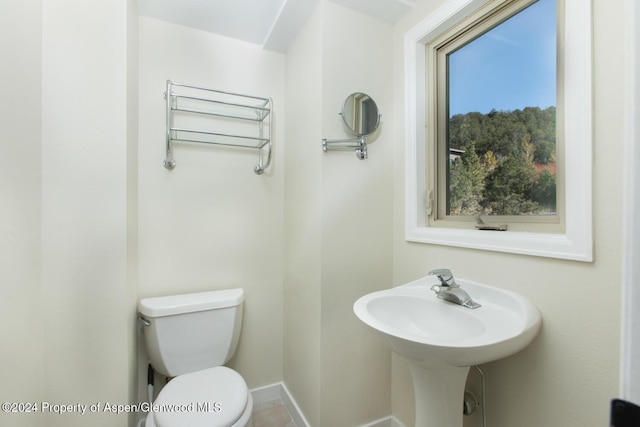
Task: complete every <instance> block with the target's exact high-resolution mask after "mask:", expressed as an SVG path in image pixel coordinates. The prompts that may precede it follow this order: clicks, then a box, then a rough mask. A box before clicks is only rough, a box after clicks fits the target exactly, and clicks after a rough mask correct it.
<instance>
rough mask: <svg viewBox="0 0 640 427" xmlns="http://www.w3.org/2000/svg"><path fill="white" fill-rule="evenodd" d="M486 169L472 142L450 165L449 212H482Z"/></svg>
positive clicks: (466, 213) (473, 213) (458, 213)
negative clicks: (481, 203) (481, 204)
mask: <svg viewBox="0 0 640 427" xmlns="http://www.w3.org/2000/svg"><path fill="white" fill-rule="evenodd" d="M484 177H485V173H484V169H483V167H482V164H481V163H480V157H478V154H477V153H476V148H475V144H474V143H471V144H470V145H469V146H468V147H467V148H466V150H465V152H464V153H463V154H462V156H460V157H458V158H456V159H455V160H454V161H453V162H451V163H450V165H449V214H450V215H476V214H477V213H479V212H480V199H481V198H482V190H483V187H484Z"/></svg>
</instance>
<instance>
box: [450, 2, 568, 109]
mask: <svg viewBox="0 0 640 427" xmlns="http://www.w3.org/2000/svg"><path fill="white" fill-rule="evenodd" d="M555 21H556V0H539V1H538V2H537V3H534V4H533V5H531V6H529V7H528V8H527V9H525V10H524V11H522V12H520V13H519V14H517V15H516V16H514V17H512V18H511V19H509V20H507V21H506V22H504V23H502V24H501V25H499V26H497V27H495V28H493V29H492V30H491V31H489V32H487V33H485V34H484V35H483V36H481V37H479V38H478V39H476V40H474V41H472V42H471V43H469V44H467V45H466V46H464V47H462V48H460V49H459V50H457V51H456V52H454V53H452V54H450V55H449V83H450V86H449V90H450V93H449V97H450V101H449V102H450V103H449V109H450V115H455V114H464V113H468V112H471V111H478V112H481V113H488V112H490V111H491V110H492V109H496V110H509V111H511V110H515V109H523V108H524V107H527V106H537V107H540V108H546V107H549V106H552V105H556V75H555V73H556V25H555Z"/></svg>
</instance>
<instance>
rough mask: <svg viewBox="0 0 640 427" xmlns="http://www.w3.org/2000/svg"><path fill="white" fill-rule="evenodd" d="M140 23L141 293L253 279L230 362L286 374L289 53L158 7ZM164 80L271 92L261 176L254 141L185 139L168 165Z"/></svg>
mask: <svg viewBox="0 0 640 427" xmlns="http://www.w3.org/2000/svg"><path fill="white" fill-rule="evenodd" d="M139 25H140V27H139V39H140V45H139V58H140V63H139V76H140V81H139V114H140V115H139V144H140V149H139V163H138V165H139V194H140V198H139V212H140V219H139V232H140V240H139V245H140V257H139V268H140V270H139V271H140V278H139V280H140V284H139V295H140V298H145V297H150V296H158V295H170V294H179V293H188V292H200V291H206V290H215V289H226V288H234V287H242V288H244V289H245V292H246V294H245V314H244V323H243V329H242V334H241V338H240V343H239V346H238V349H237V351H236V355H235V357H234V358H233V359H232V361H231V362H230V366H232V367H233V368H234V369H236V370H238V371H239V372H240V373H241V374H242V375H243V376H244V378H245V380H246V381H247V383H248V385H249V387H250V388H253V387H258V386H263V385H266V384H271V383H274V382H277V381H280V380H281V379H282V312H283V307H282V291H283V290H282V282H283V279H282V276H283V273H282V272H283V249H282V248H283V160H282V158H283V153H284V138H283V132H284V65H285V64H284V56H283V55H282V54H277V53H273V52H267V51H264V50H261V49H260V47H259V46H256V45H253V44H249V43H244V42H240V41H237V40H233V39H228V38H224V37H221V36H217V35H213V34H210V33H206V32H202V31H198V30H193V29H189V28H186V27H182V26H178V25H174V24H169V23H166V22H162V21H159V20H155V19H151V18H145V17H141V18H140V21H139ZM167 79H171V80H174V81H177V82H181V83H185V84H193V85H198V86H203V87H208V88H212V89H218V90H225V91H231V92H238V93H243V94H249V95H256V96H263V97H272V98H273V102H274V110H275V111H274V118H275V121H274V131H275V132H274V145H273V147H274V156H273V161H272V164H271V166H270V167H269V168H268V169H267V171H266V172H265V173H264V175H261V176H258V175H256V174H254V172H253V167H254V166H255V164H256V163H257V159H258V154H257V151H255V150H249V149H230V148H224V147H216V146H203V145H200V146H195V145H187V144H181V145H178V144H176V147H175V151H174V158H175V160H176V163H177V166H176V168H175V169H174V170H172V171H168V170H166V169H165V168H164V167H163V165H162V162H163V160H164V154H165V153H164V144H165V143H164V135H165V113H164V108H165V101H164V99H163V93H164V91H165V81H166V80H167ZM212 120H215V119H212ZM253 129H254V128H251V129H248V130H247V133H251V132H252V131H253ZM255 129H256V132H257V127H256V128H255ZM140 357H141V358H142V359H143V360H144V358H145V355H144V350H143V349H141V355H140ZM143 377H144V375H142V374H141V375H140V378H141V381H142V378H143Z"/></svg>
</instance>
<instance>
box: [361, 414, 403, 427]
mask: <svg viewBox="0 0 640 427" xmlns="http://www.w3.org/2000/svg"><path fill="white" fill-rule="evenodd" d="M360 427H405V425H404V424H402V423H401V422H400V421H399V420H398V419H397V418H396V417H394V416H393V415H391V416H388V417H384V418H380V419H379V420H375V421H372V422H370V423H367V424H363V425H361V426H360Z"/></svg>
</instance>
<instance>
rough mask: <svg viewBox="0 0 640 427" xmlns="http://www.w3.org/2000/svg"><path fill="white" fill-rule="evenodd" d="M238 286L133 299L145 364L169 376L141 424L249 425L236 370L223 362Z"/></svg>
mask: <svg viewBox="0 0 640 427" xmlns="http://www.w3.org/2000/svg"><path fill="white" fill-rule="evenodd" d="M243 303H244V291H243V290H242V289H240V288H237V289H227V290H221V291H211V292H200V293H193V294H182V295H171V296H163V297H156V298H145V299H142V300H140V302H139V303H138V311H139V315H140V320H141V322H142V323H143V324H144V326H143V329H142V330H143V335H144V341H145V345H146V348H147V353H148V354H149V360H150V362H151V366H152V367H153V368H154V369H155V371H157V372H159V373H161V374H162V375H165V376H167V377H173V379H172V380H171V381H169V382H168V383H167V384H166V385H165V386H164V387H163V388H162V390H161V391H160V393H159V394H158V397H157V398H156V400H155V401H154V402H153V404H152V405H150V411H149V414H148V415H147V419H146V422H145V426H146V427H184V426H190V427H251V426H252V421H251V411H252V409H253V400H252V398H251V393H250V392H249V389H248V387H247V383H246V382H245V381H244V379H243V378H242V376H241V375H240V374H238V373H237V372H236V371H234V370H233V369H230V368H228V367H226V366H223V365H224V364H225V363H226V362H228V361H229V359H231V357H232V356H233V354H234V352H235V350H236V346H237V344H238V339H239V338H240V329H241V326H242V311H243Z"/></svg>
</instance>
